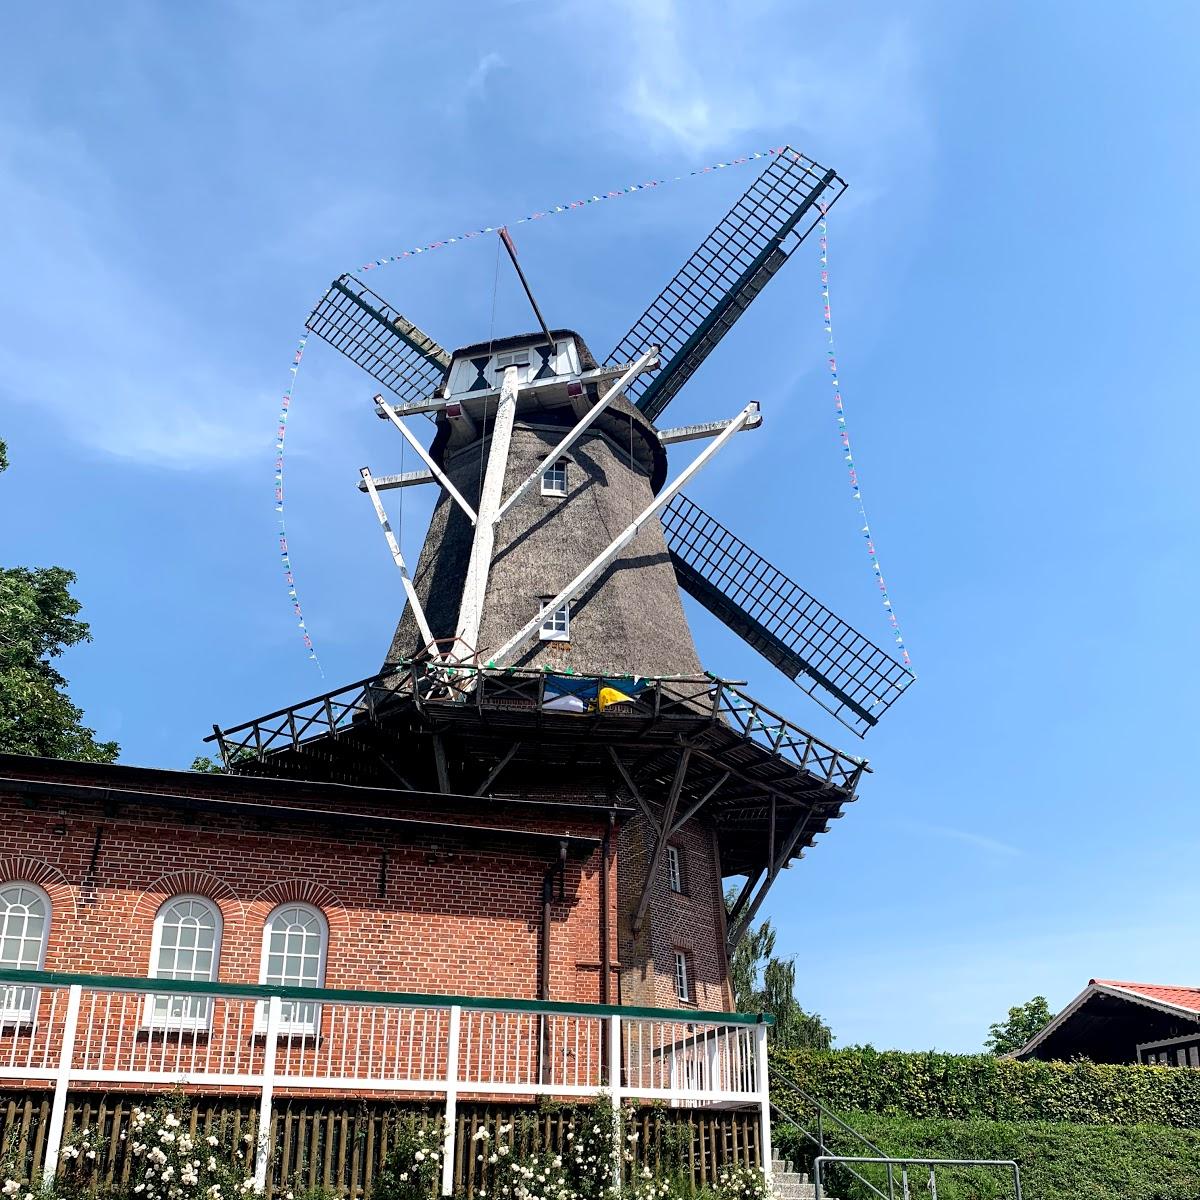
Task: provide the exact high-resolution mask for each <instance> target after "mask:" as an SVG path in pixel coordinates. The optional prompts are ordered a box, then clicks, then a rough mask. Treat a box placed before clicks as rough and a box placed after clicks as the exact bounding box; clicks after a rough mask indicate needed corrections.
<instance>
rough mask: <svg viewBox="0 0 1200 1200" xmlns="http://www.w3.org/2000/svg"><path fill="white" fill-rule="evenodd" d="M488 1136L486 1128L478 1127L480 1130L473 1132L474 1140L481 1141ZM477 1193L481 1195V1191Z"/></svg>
mask: <svg viewBox="0 0 1200 1200" xmlns="http://www.w3.org/2000/svg"><path fill="white" fill-rule="evenodd" d="M488 1136H489V1135H488V1131H487V1130H486V1129H480V1130H479V1131H478V1132H477V1133H476V1134H475V1140H476V1141H477V1142H483V1141H486V1140H487V1138H488ZM479 1194H480V1195H481V1196H482V1195H483V1193H482V1192H480V1193H479Z"/></svg>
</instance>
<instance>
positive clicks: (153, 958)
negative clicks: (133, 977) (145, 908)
mask: <svg viewBox="0 0 1200 1200" xmlns="http://www.w3.org/2000/svg"><path fill="white" fill-rule="evenodd" d="M220 957H221V910H220V909H219V908H217V906H216V905H215V904H214V903H213V902H212V901H211V900H208V899H206V898H205V897H204V896H172V897H171V898H170V899H169V900H168V901H167V902H166V903H165V904H164V905H163V906H162V907H161V908H160V909H159V910H158V914H157V915H156V916H155V918H154V934H153V936H152V938H151V941H150V978H151V979H188V980H199V981H202V982H204V983H211V982H212V981H213V980H214V979H216V977H217V965H218V962H219V960H220ZM142 1019H143V1022H144V1024H146V1025H149V1026H153V1027H154V1028H156V1029H162V1028H166V1029H207V1028H208V1027H209V1024H210V1023H211V1020H212V998H211V997H210V996H196V995H177V996H159V995H153V996H147V997H146V1007H145V1011H144V1013H143V1017H142Z"/></svg>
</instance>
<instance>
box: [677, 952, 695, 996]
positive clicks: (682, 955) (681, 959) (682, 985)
mask: <svg viewBox="0 0 1200 1200" xmlns="http://www.w3.org/2000/svg"><path fill="white" fill-rule="evenodd" d="M675 999H676V1000H678V1001H679V1002H680V1003H681V1004H691V1003H692V980H691V972H690V971H689V970H688V956H687V951H686V950H676V951H675Z"/></svg>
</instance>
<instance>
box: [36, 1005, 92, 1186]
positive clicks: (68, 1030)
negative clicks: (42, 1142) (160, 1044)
mask: <svg viewBox="0 0 1200 1200" xmlns="http://www.w3.org/2000/svg"><path fill="white" fill-rule="evenodd" d="M82 999H83V987H82V985H81V984H78V983H73V984H71V986H70V987H69V988H68V989H67V1011H66V1015H65V1017H64V1019H63V1035H62V1050H61V1051H60V1052H59V1056H58V1070H57V1071H56V1072H55V1073H54V1101H53V1103H52V1104H51V1105H50V1132H49V1133H48V1135H47V1137H46V1159H45V1163H44V1165H43V1167H42V1187H43V1188H45V1190H46V1191H51V1190H52V1189H53V1188H54V1176H55V1174H56V1172H57V1171H58V1155H59V1151H60V1150H61V1149H62V1136H63V1125H64V1124H65V1123H66V1117H67V1089H68V1088H69V1087H70V1084H71V1064H72V1062H73V1060H74V1057H75V1030H76V1029H77V1028H78V1026H79V1003H80V1001H81V1000H82ZM34 1169H35V1170H36V1169H37V1163H34Z"/></svg>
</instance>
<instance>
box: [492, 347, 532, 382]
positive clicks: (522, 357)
mask: <svg viewBox="0 0 1200 1200" xmlns="http://www.w3.org/2000/svg"><path fill="white" fill-rule="evenodd" d="M506 367H516V368H517V382H518V383H528V382H529V373H530V372H531V371H532V370H533V347H532V346H526V347H525V349H523V350H502V351H501V352H500V353H499V354H496V355H494V356H493V358H492V378H493V379H494V380H495V381H496V386H497V387H500V385H501V384H502V383H503V382H504V369H505V368H506Z"/></svg>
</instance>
